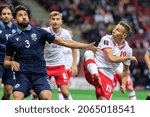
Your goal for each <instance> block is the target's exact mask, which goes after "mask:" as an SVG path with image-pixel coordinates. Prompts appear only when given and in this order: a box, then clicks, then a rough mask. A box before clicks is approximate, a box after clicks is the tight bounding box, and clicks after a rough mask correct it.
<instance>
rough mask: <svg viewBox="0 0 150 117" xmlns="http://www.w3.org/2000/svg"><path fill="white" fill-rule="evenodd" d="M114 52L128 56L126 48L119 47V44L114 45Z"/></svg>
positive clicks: (117, 54)
mask: <svg viewBox="0 0 150 117" xmlns="http://www.w3.org/2000/svg"><path fill="white" fill-rule="evenodd" d="M113 53H114V55H116V56H127V50H126V48H120V47H117V46H114V47H113Z"/></svg>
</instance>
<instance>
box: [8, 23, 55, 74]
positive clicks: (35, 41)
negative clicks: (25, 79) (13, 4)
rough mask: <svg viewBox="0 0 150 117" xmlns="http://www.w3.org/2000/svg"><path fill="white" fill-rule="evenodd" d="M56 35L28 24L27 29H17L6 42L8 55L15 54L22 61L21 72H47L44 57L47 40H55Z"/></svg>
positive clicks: (16, 58) (18, 60) (17, 59)
mask: <svg viewBox="0 0 150 117" xmlns="http://www.w3.org/2000/svg"><path fill="white" fill-rule="evenodd" d="M54 39H55V35H54V34H52V33H49V32H47V31H45V30H43V29H41V28H38V27H31V26H30V25H28V27H27V29H26V30H25V31H21V30H19V29H17V32H16V33H15V34H14V35H12V36H11V37H10V38H9V39H8V41H7V44H6V55H7V56H13V55H14V52H15V61H17V62H19V63H20V70H19V72H22V73H28V74H34V73H46V64H45V59H44V56H43V55H44V52H43V49H44V45H45V42H46V41H48V42H49V43H51V42H53V41H54Z"/></svg>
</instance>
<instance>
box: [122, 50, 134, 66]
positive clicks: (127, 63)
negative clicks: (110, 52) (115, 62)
mask: <svg viewBox="0 0 150 117" xmlns="http://www.w3.org/2000/svg"><path fill="white" fill-rule="evenodd" d="M132 55H133V52H132V49H131V48H130V49H129V50H128V51H127V56H132ZM123 64H125V65H127V66H130V64H131V60H127V61H124V62H123Z"/></svg>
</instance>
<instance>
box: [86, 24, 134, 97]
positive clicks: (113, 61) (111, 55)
mask: <svg viewBox="0 0 150 117" xmlns="http://www.w3.org/2000/svg"><path fill="white" fill-rule="evenodd" d="M130 30H131V28H130V26H129V25H128V24H127V23H125V22H123V21H121V22H119V24H117V25H116V26H115V28H114V29H113V31H112V35H106V36H104V37H103V38H102V39H101V41H100V43H99V45H98V48H99V49H100V51H99V52H97V54H96V56H95V57H94V54H93V52H91V51H86V52H85V56H84V59H85V64H84V68H85V77H86V79H87V81H88V82H89V83H90V84H92V85H94V86H95V89H96V97H97V99H99V100H106V99H107V100H109V99H111V96H112V90H113V79H114V73H115V69H116V68H117V67H118V66H119V63H120V62H123V64H124V67H123V73H122V85H121V91H122V92H123V93H125V91H126V79H127V77H128V74H129V66H130V61H134V62H135V63H137V59H136V58H135V57H134V56H132V49H131V48H130V47H129V45H128V43H127V42H126V41H125V38H126V37H127V35H128V34H129V32H130Z"/></svg>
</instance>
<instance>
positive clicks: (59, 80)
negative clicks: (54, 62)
mask: <svg viewBox="0 0 150 117" xmlns="http://www.w3.org/2000/svg"><path fill="white" fill-rule="evenodd" d="M46 70H47V74H48V76H49V77H50V78H51V77H52V76H54V78H55V81H56V84H57V86H58V87H59V86H61V85H69V80H68V75H67V72H66V70H65V66H64V65H61V66H52V67H51V66H47V67H46Z"/></svg>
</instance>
